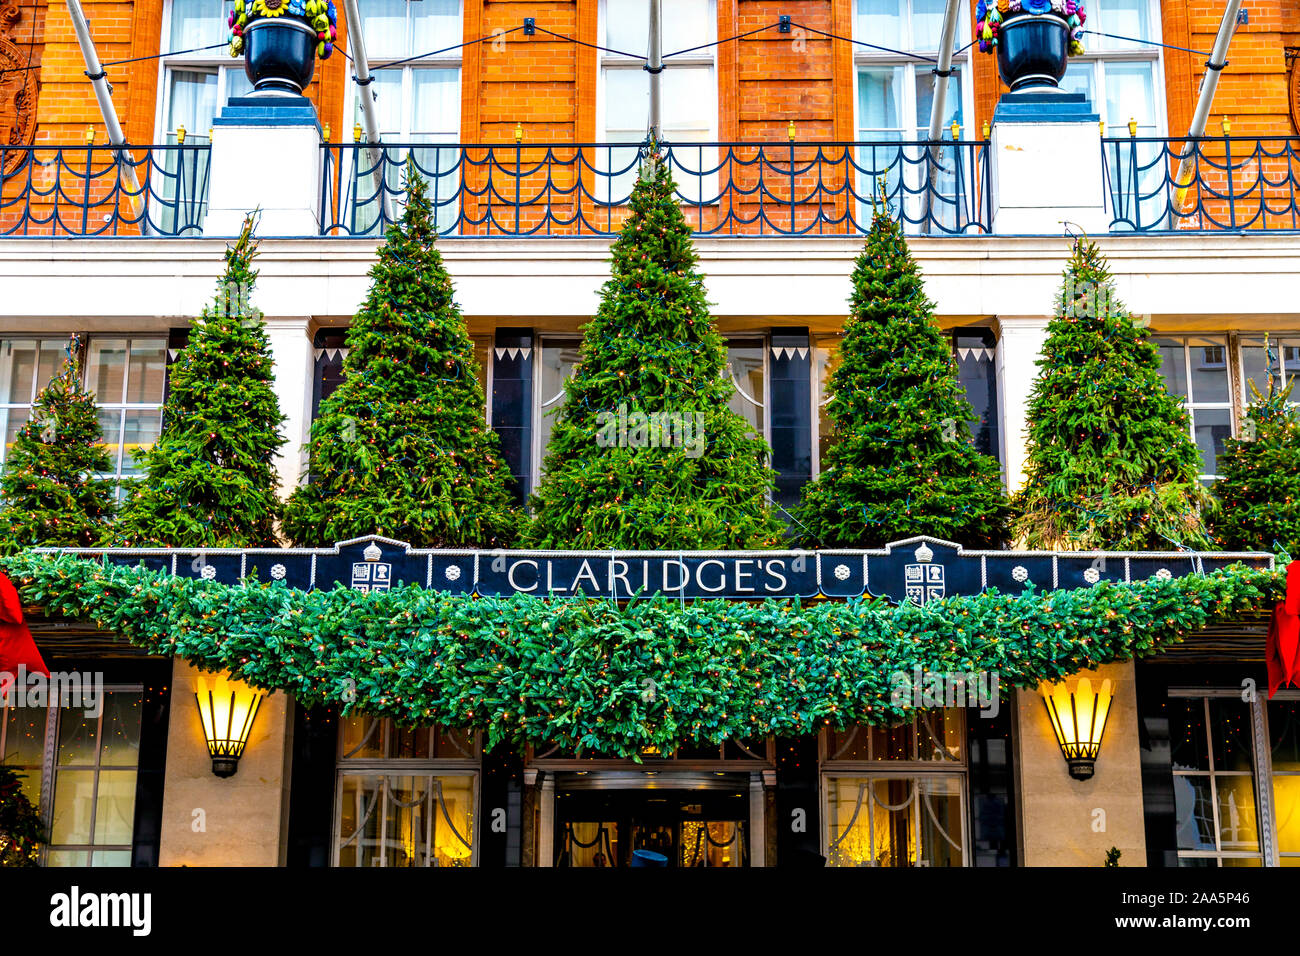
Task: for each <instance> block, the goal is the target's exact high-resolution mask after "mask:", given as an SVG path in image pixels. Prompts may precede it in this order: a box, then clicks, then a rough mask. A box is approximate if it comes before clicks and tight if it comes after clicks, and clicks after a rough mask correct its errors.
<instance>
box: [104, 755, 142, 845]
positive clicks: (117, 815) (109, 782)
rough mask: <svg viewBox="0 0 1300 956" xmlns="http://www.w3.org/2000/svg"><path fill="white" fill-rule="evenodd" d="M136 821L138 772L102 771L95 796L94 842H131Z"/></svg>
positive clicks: (110, 843) (109, 843) (111, 843)
mask: <svg viewBox="0 0 1300 956" xmlns="http://www.w3.org/2000/svg"><path fill="white" fill-rule="evenodd" d="M134 824H135V771H134V770H103V771H100V774H99V792H98V793H97V794H96V796H95V843H96V844H97V845H100V846H103V845H105V844H107V845H110V846H111V845H113V844H123V843H130V842H131V832H132V830H133V828H134Z"/></svg>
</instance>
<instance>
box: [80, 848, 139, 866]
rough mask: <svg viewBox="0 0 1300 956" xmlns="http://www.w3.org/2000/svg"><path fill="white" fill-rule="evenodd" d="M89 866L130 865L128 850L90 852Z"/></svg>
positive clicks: (129, 852)
mask: <svg viewBox="0 0 1300 956" xmlns="http://www.w3.org/2000/svg"><path fill="white" fill-rule="evenodd" d="M90 865H91V866H130V865H131V851H130V850H96V851H95V852H94V853H92V854H90Z"/></svg>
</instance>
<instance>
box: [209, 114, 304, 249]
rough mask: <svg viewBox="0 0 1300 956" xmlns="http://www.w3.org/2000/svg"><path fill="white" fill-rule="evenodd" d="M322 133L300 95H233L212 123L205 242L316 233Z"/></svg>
mask: <svg viewBox="0 0 1300 956" xmlns="http://www.w3.org/2000/svg"><path fill="white" fill-rule="evenodd" d="M320 145H321V128H320V123H319V121H318V120H317V118H316V110H315V109H314V108H313V107H312V104H311V101H310V100H308V99H307V98H306V97H303V96H286V97H251V96H245V97H235V98H233V99H232V100H231V101H230V103H229V105H227V106H226V107H224V108H223V109H222V111H221V115H220V116H218V117H217V118H216V119H215V120H213V124H212V152H211V154H210V156H211V158H210V160H209V166H208V214H207V218H206V220H205V221H204V224H203V234H204V235H205V236H234V235H238V234H239V229H240V226H241V225H242V224H243V221H244V217H245V216H246V215H247V214H248V213H250V212H252V211H253V210H254V209H258V210H260V219H259V222H258V227H257V235H259V236H316V235H319V234H320V204H321V168H322V157H321V148H320Z"/></svg>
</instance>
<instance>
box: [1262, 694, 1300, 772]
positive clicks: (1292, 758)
mask: <svg viewBox="0 0 1300 956" xmlns="http://www.w3.org/2000/svg"><path fill="white" fill-rule="evenodd" d="M1268 735H1269V737H1270V739H1271V743H1272V748H1273V770H1274V771H1280V770H1300V701H1295V700H1270V701H1269V702H1268Z"/></svg>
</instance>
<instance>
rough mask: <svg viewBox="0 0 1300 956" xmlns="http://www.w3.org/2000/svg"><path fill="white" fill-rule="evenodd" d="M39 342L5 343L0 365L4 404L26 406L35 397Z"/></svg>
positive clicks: (17, 341)
mask: <svg viewBox="0 0 1300 956" xmlns="http://www.w3.org/2000/svg"><path fill="white" fill-rule="evenodd" d="M40 344H41V343H40V342H38V341H35V340H33V339H18V340H13V341H8V342H5V355H4V363H3V364H2V365H0V386H3V394H4V397H5V401H6V402H10V403H18V404H27V403H29V402H31V401H32V399H33V398H35V396H36V391H37V389H36V388H35V387H34V382H33V380H34V379H35V377H36V355H37V352H38V351H39V349H40Z"/></svg>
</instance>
